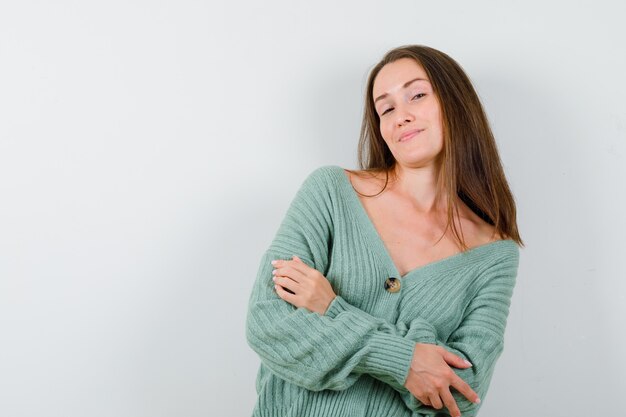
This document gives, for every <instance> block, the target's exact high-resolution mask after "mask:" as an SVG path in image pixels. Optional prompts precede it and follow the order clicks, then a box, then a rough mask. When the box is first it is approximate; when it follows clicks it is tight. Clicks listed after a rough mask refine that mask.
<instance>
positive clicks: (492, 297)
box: [326, 259, 517, 416]
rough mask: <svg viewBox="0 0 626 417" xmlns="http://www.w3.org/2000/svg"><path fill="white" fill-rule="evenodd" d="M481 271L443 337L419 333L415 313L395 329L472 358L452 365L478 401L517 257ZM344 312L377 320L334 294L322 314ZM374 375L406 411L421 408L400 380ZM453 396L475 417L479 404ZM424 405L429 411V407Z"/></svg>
mask: <svg viewBox="0 0 626 417" xmlns="http://www.w3.org/2000/svg"><path fill="white" fill-rule="evenodd" d="M485 274H486V276H484V279H485V284H484V285H483V286H482V287H481V289H480V290H479V291H478V293H477V294H476V296H475V297H474V298H473V299H472V301H471V302H470V304H469V305H468V307H467V309H466V312H465V314H464V317H463V320H462V322H461V324H460V325H459V326H458V327H457V328H456V329H455V330H454V331H453V332H452V334H451V335H450V336H449V337H448V338H447V340H445V341H444V340H441V339H439V338H438V337H437V335H436V332H435V331H434V330H433V333H432V335H431V336H430V337H429V336H427V337H424V332H425V329H427V328H429V327H430V328H432V326H431V325H430V324H429V323H428V322H427V321H426V320H424V319H422V318H420V317H417V318H415V319H414V320H413V321H412V322H411V323H409V325H408V328H407V329H406V333H405V334H404V335H402V336H401V333H403V332H402V331H399V330H402V329H398V328H396V330H397V332H396V333H395V334H396V336H398V337H404V338H405V339H409V340H412V341H415V342H420V343H432V344H436V345H437V346H441V347H443V348H444V349H445V350H446V351H448V352H451V353H453V354H455V355H457V356H459V357H461V358H463V359H466V360H468V361H469V362H471V363H472V366H471V367H469V368H465V369H456V368H451V369H452V370H453V371H454V372H455V373H456V375H458V376H459V377H461V378H462V379H463V380H464V381H465V382H467V383H468V384H469V385H470V386H471V387H472V388H473V389H474V391H476V393H477V394H478V396H479V397H480V398H481V399H484V397H485V395H486V393H487V390H488V387H489V383H490V381H491V377H492V375H493V371H494V369H495V364H496V361H497V359H498V358H499V357H500V354H501V353H502V350H503V347H504V331H505V326H506V321H507V317H508V312H509V306H510V299H511V296H512V293H513V288H514V285H515V279H516V275H517V259H511V260H509V261H506V262H505V263H501V264H498V265H497V268H493V269H492V270H490V271H486V272H485ZM343 314H348V315H349V316H350V317H352V318H353V320H355V321H364V322H370V321H372V320H377V318H374V317H372V316H371V315H370V314H368V313H366V312H364V311H363V310H360V309H359V308H357V307H355V306H353V305H351V304H349V303H348V302H347V301H346V300H344V299H343V298H341V297H340V296H337V297H336V299H335V300H334V301H333V302H332V303H331V305H330V307H329V308H328V311H327V312H326V315H327V316H328V317H332V318H337V317H341V315H343ZM411 372H412V370H409V375H408V378H410V376H411V375H410V374H411ZM373 376H374V377H376V378H378V379H380V380H382V381H383V382H385V383H387V384H389V385H390V386H391V387H393V388H394V389H395V390H397V391H398V392H399V393H400V394H401V395H402V397H403V399H404V401H405V403H406V404H407V406H408V407H409V408H410V409H412V410H416V411H420V412H425V410H424V407H425V406H424V404H423V403H421V402H420V401H418V400H417V399H416V398H415V396H413V395H412V394H411V393H410V392H409V390H408V389H407V388H406V387H405V384H398V383H397V382H396V381H397V378H393V377H391V378H390V377H389V376H388V375H373ZM453 397H454V400H455V401H456V403H457V405H458V407H459V409H460V411H461V413H462V415H463V416H467V415H469V416H472V415H474V414H475V413H476V412H477V411H478V408H479V407H480V406H479V405H478V404H475V403H472V402H471V401H469V400H468V399H467V398H466V397H465V396H464V395H462V394H460V393H458V392H456V391H455V392H453ZM428 409H429V410H432V408H430V407H428Z"/></svg>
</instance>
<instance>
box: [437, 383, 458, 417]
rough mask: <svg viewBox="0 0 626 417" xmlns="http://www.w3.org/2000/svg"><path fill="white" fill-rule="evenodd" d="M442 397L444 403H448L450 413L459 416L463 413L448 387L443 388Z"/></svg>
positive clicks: (453, 416) (454, 416)
mask: <svg viewBox="0 0 626 417" xmlns="http://www.w3.org/2000/svg"><path fill="white" fill-rule="evenodd" d="M441 398H442V399H443V403H444V404H445V405H446V408H447V409H448V411H450V415H451V416H452V417H459V416H460V415H461V410H459V406H458V405H457V404H456V401H455V400H454V397H453V396H452V394H451V393H450V391H449V390H448V389H444V390H442V392H441Z"/></svg>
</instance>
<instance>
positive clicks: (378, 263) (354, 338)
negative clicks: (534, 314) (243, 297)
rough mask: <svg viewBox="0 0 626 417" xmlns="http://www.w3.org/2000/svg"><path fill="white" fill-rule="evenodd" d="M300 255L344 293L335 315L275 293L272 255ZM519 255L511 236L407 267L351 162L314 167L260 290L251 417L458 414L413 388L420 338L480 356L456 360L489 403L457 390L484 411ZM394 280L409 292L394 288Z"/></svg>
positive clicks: (266, 263)
mask: <svg viewBox="0 0 626 417" xmlns="http://www.w3.org/2000/svg"><path fill="white" fill-rule="evenodd" d="M293 255H297V256H299V257H300V258H301V259H302V261H304V262H305V263H306V264H307V265H309V266H310V267H312V268H315V269H317V270H318V271H320V272H321V273H322V274H323V275H324V276H325V277H326V278H327V279H328V280H329V282H330V283H331V285H332V287H333V290H334V292H335V294H337V295H336V297H335V299H334V300H333V301H332V302H331V304H330V306H329V307H328V310H327V311H326V312H325V314H323V315H321V314H319V313H315V312H311V311H309V310H307V309H306V308H296V307H295V306H293V305H292V304H290V303H288V302H287V301H285V300H283V299H281V298H280V297H278V295H277V294H276V292H275V290H274V282H273V281H272V270H273V266H272V265H271V263H270V262H271V261H272V260H274V259H291V258H292V256H293ZM518 263H519V248H518V245H517V244H516V243H515V241H513V240H511V239H505V240H497V241H494V242H491V243H487V244H483V245H481V246H477V247H474V248H470V249H468V250H466V251H464V252H460V253H457V254H455V255H452V256H449V257H447V258H444V259H440V260H438V261H434V262H431V263H429V264H426V265H424V266H421V267H418V268H415V269H413V270H411V271H409V272H407V273H406V274H404V275H403V276H401V275H400V273H399V272H398V270H397V268H396V266H395V264H394V262H393V261H392V258H391V256H390V255H389V253H388V251H387V249H386V247H385V245H384V243H383V241H382V239H381V237H380V235H379V234H378V232H377V230H376V228H375V227H374V224H373V223H372V221H371V219H370V218H369V216H368V214H367V212H366V211H365V208H364V207H363V205H362V203H361V201H360V200H359V197H358V195H357V194H356V192H355V190H354V189H353V188H352V185H351V183H350V181H349V179H348V177H347V176H346V173H345V172H344V170H343V168H341V167H339V166H335V165H326V166H322V167H319V168H316V169H315V170H313V171H312V172H311V173H310V174H309V175H308V176H307V177H306V179H305V180H304V182H303V183H302V185H301V186H300V188H299V189H298V191H297V193H296V195H295V197H294V198H293V200H292V201H291V204H290V206H289V208H288V209H287V212H286V215H285V217H284V219H283V221H282V223H281V224H280V227H279V229H278V231H277V233H276V235H275V237H274V239H273V240H272V242H271V244H270V246H269V248H268V249H267V250H266V251H265V253H264V254H263V255H262V258H261V263H260V267H259V269H258V273H257V276H256V281H255V282H254V285H253V288H252V293H251V295H250V299H249V304H248V312H247V318H246V338H247V341H248V344H249V345H250V347H251V348H252V349H253V350H254V351H255V352H256V353H257V354H258V355H259V357H260V359H261V365H260V367H259V370H258V374H257V378H256V391H257V394H258V398H257V402H256V404H255V407H254V410H253V416H254V417H260V416H263V417H273V416H280V417H308V416H314V417H344V416H345V417H376V416H381V417H409V416H411V417H422V416H449V415H450V414H449V411H448V409H447V408H445V407H444V408H442V409H439V410H437V409H435V408H433V407H431V406H428V405H425V404H423V403H421V402H420V401H419V400H417V399H416V398H415V397H414V396H413V395H412V394H411V393H410V392H409V391H408V389H406V388H405V387H404V382H405V381H406V379H407V377H408V374H409V370H410V365H411V360H412V357H413V350H414V348H415V344H416V343H418V342H419V343H430V344H436V345H439V346H442V347H444V348H445V349H446V350H448V351H450V352H452V353H454V354H456V355H458V356H460V357H461V358H463V359H466V360H468V361H470V362H471V363H472V364H473V366H472V367H470V368H467V369H460V368H455V367H452V368H451V369H452V370H454V372H455V373H456V374H457V375H458V376H459V377H461V378H462V379H463V380H464V381H465V382H467V383H468V384H469V385H470V386H471V387H472V389H473V390H474V391H476V393H477V394H478V395H479V397H480V398H481V403H480V404H475V403H472V402H471V401H469V400H468V399H467V398H465V397H464V396H463V395H462V394H461V393H460V392H458V391H457V390H456V389H455V388H453V387H450V390H451V392H452V394H453V396H454V399H455V400H456V402H457V404H458V406H459V409H460V410H461V415H462V416H463V417H465V416H476V415H477V413H478V410H479V408H480V406H482V404H484V402H485V397H486V393H487V389H488V387H489V383H490V381H491V377H492V375H493V371H494V368H495V364H496V361H497V359H498V358H499V357H500V354H501V353H502V350H503V347H504V333H505V327H506V322H507V317H508V313H509V306H510V303H511V297H512V294H513V289H514V286H515V281H516V276H517V269H518ZM390 277H393V278H396V279H397V280H399V282H400V284H401V286H400V290H399V291H397V292H391V291H388V290H387V289H386V287H385V281H386V280H387V279H388V278H390Z"/></svg>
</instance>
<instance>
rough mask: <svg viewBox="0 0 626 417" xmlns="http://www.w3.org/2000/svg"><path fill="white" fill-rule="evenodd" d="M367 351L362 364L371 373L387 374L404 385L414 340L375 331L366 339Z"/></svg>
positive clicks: (409, 366) (411, 357) (413, 348)
mask: <svg viewBox="0 0 626 417" xmlns="http://www.w3.org/2000/svg"><path fill="white" fill-rule="evenodd" d="M367 346H368V351H369V353H368V354H367V355H365V357H364V362H363V366H364V368H365V369H367V371H368V373H369V374H372V375H389V376H391V377H393V378H394V379H395V380H396V381H397V382H398V384H400V385H404V382H405V381H406V378H407V377H408V375H409V369H410V368H411V360H412V359H413V351H414V350H415V342H413V341H412V340H408V339H404V338H402V337H398V336H396V335H390V334H387V333H383V332H376V333H374V334H373V335H372V337H371V338H370V339H369V340H368V341H367Z"/></svg>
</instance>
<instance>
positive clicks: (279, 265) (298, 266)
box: [272, 255, 311, 275]
mask: <svg viewBox="0 0 626 417" xmlns="http://www.w3.org/2000/svg"><path fill="white" fill-rule="evenodd" d="M296 258H297V260H295V259H296ZM272 266H273V267H274V268H276V269H285V268H291V269H292V270H294V271H297V272H299V273H300V274H302V275H306V273H307V272H308V270H309V269H311V268H310V267H309V266H308V265H307V264H305V263H304V262H302V259H300V258H298V257H297V256H295V255H294V260H282V259H277V260H274V261H272Z"/></svg>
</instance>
